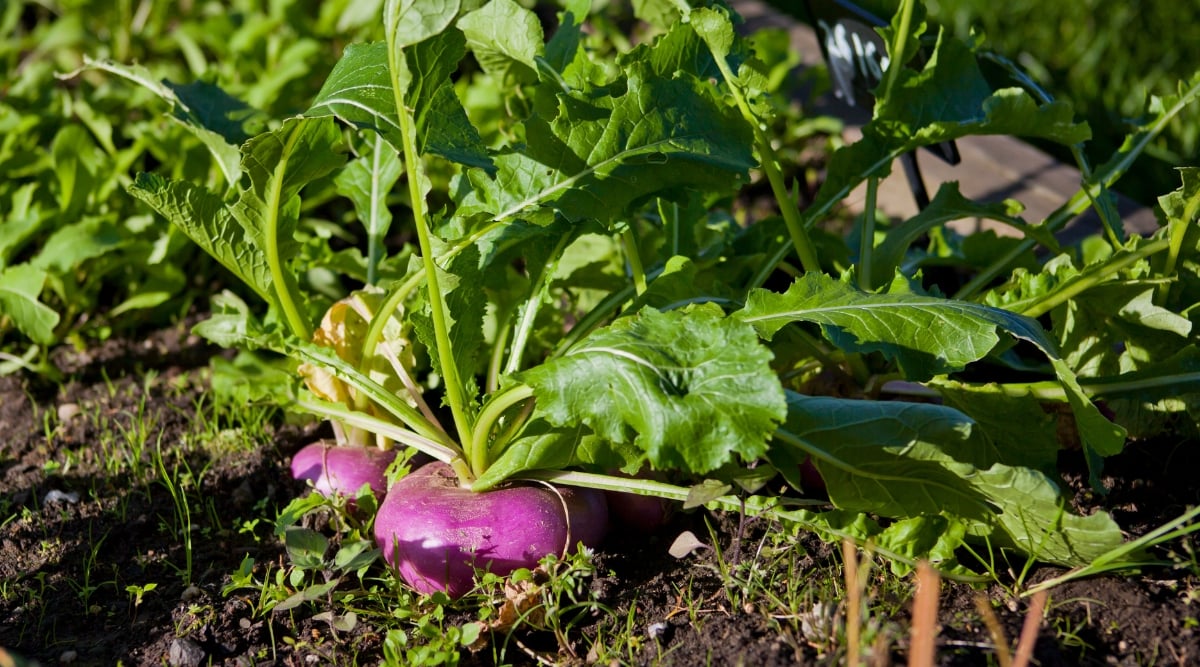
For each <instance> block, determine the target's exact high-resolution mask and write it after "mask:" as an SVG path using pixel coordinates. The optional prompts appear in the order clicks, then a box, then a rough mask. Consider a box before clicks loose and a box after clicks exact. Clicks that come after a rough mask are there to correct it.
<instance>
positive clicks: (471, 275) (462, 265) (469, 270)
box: [410, 246, 487, 437]
mask: <svg viewBox="0 0 1200 667" xmlns="http://www.w3.org/2000/svg"><path fill="white" fill-rule="evenodd" d="M438 282H439V284H440V285H441V290H442V295H443V298H444V299H445V302H446V308H447V311H448V312H447V316H448V322H447V324H448V325H449V328H450V344H451V349H452V350H453V354H454V362H455V364H456V365H457V369H458V374H459V377H460V378H461V379H462V381H463V383H464V384H465V387H464V388H465V390H466V395H467V396H469V397H474V396H476V395H477V394H478V388H477V386H476V382H475V376H476V374H477V372H478V371H479V366H480V363H481V360H482V359H483V354H482V352H483V348H484V339H483V318H484V313H485V311H486V310H487V295H486V294H485V292H484V291H483V290H482V289H480V285H482V284H483V283H484V278H483V273H482V271H481V270H480V268H479V252H478V249H477V248H476V247H475V246H471V247H469V248H468V249H467V250H464V251H462V252H460V253H458V254H457V255H455V256H454V258H453V259H452V260H451V261H450V262H449V265H448V266H439V267H438ZM420 295H421V300H420V304H419V306H418V308H417V309H416V310H414V312H413V313H412V315H411V317H410V321H411V322H412V326H413V331H414V332H415V333H416V334H417V338H418V339H420V341H421V342H422V343H423V344H424V345H425V346H426V347H427V348H429V349H430V350H433V349H436V347H435V346H436V338H435V335H434V328H433V316H432V311H431V306H430V304H429V299H428V293H427V291H426V290H424V289H422V290H421V292H420ZM430 361H431V363H432V364H433V370H434V372H436V373H437V374H438V375H439V376H442V377H445V376H444V374H443V371H442V359H441V358H440V356H439V355H436V354H434V355H430ZM463 437H465V435H464V436H463Z"/></svg>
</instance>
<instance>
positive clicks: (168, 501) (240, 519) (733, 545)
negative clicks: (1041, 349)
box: [0, 326, 1200, 666]
mask: <svg viewBox="0 0 1200 667" xmlns="http://www.w3.org/2000/svg"><path fill="white" fill-rule="evenodd" d="M215 353H216V351H215V350H213V349H211V348H209V347H206V346H205V345H203V344H202V343H201V342H200V341H198V340H196V339H195V338H194V337H192V336H189V335H188V334H187V333H186V328H185V327H183V326H181V327H179V328H176V329H173V330H170V331H163V332H159V333H157V334H154V335H152V336H149V337H147V338H146V339H143V340H138V341H116V342H109V343H106V344H104V345H102V346H100V347H98V348H97V349H95V350H91V351H89V352H87V353H78V352H75V351H70V350H62V351H59V352H58V353H56V355H55V357H54V359H55V362H56V363H57V365H58V366H59V367H60V368H62V369H63V370H64V372H66V373H68V374H69V376H70V377H72V378H73V379H72V380H70V381H68V382H67V383H65V384H63V385H61V386H60V385H57V384H54V383H50V382H47V381H45V380H42V379H39V378H35V377H4V378H0V665H8V664H12V663H11V662H9V660H12V657H13V656H20V657H21V658H24V659H27V660H35V661H38V662H40V663H42V664H75V665H115V664H118V663H121V664H125V665H163V664H168V665H176V666H191V665H201V664H223V665H251V664H257V665H265V664H276V665H311V664H328V663H336V664H377V663H378V662H380V660H381V659H382V637H381V633H385V632H386V630H387V628H386V627H378V626H376V627H369V626H370V625H372V624H367V623H360V624H359V625H358V627H357V628H355V629H354V630H353V631H351V632H340V633H339V632H336V631H333V630H331V628H330V625H329V623H327V622H325V621H323V620H320V619H318V618H314V616H316V615H317V614H318V612H319V611H320V609H318V608H317V607H315V606H314V607H311V608H310V607H304V606H302V607H299V608H296V609H293V610H291V611H290V612H287V613H273V614H272V613H268V614H266V615H265V616H255V615H254V614H253V608H254V602H255V601H254V600H253V599H252V597H251V596H250V594H249V593H247V592H246V591H244V590H243V591H238V592H234V593H231V594H230V595H224V594H223V593H222V591H223V588H224V587H225V586H226V585H228V584H229V583H230V581H231V579H230V575H231V574H232V573H234V572H236V571H237V569H238V567H239V565H240V564H241V562H242V560H243V558H245V557H247V556H249V557H251V558H254V559H255V561H257V562H258V563H276V564H280V565H282V564H283V563H285V561H286V559H287V556H286V553H285V550H284V549H283V547H282V545H281V544H280V543H279V541H278V539H277V538H275V537H274V536H273V533H272V529H271V526H268V525H261V523H260V524H258V525H248V524H247V522H246V519H248V518H250V517H255V516H257V517H273V516H275V514H276V512H277V510H278V508H280V507H282V506H283V505H285V504H286V503H287V502H288V501H289V500H290V499H292V498H293V497H295V496H296V495H298V494H301V493H304V492H305V490H304V486H303V485H301V484H297V483H295V482H293V481H292V480H291V479H290V476H289V474H288V471H287V465H286V464H287V461H288V459H289V457H290V456H291V454H292V453H294V452H295V451H296V450H297V449H298V448H299V447H300V446H302V445H303V444H305V443H306V442H308V441H310V440H311V439H313V438H315V437H317V434H316V433H314V431H313V428H312V427H302V426H294V425H282V424H276V425H274V426H272V427H271V428H270V429H268V433H269V436H270V437H267V438H264V439H263V440H262V441H261V442H258V443H257V444H256V445H255V446H251V447H247V446H241V447H221V446H213V443H204V442H197V441H196V438H194V437H191V436H190V435H189V434H194V433H196V422H197V419H198V417H197V412H196V405H197V401H198V400H199V399H200V397H201V396H202V395H203V394H204V392H205V386H204V381H203V369H205V368H206V367H207V362H208V359H209V358H210V357H211V356H212V355H213V354H215ZM146 371H154V374H153V375H152V377H153V379H152V381H148V380H146V377H147V376H146ZM276 421H278V420H276ZM138 423H145V424H149V425H150V427H151V428H150V429H149V433H148V438H147V442H148V443H149V444H148V445H147V447H146V452H145V453H144V457H143V459H144V460H142V461H141V464H142V465H150V464H151V462H152V461H153V460H154V459H153V456H152V453H153V452H154V451H161V452H162V456H161V460H162V463H163V465H164V466H166V467H167V469H170V470H179V469H187V470H191V471H192V472H193V473H194V474H193V478H196V479H199V480H200V484H199V491H198V493H195V494H194V496H193V498H194V500H195V502H194V503H193V507H192V516H191V519H192V524H193V527H192V532H191V534H192V536H193V540H192V544H193V549H192V554H191V575H190V583H189V577H188V575H187V572H186V566H187V554H186V552H185V549H184V544H183V540H182V539H181V537H180V534H179V528H178V526H179V521H178V518H177V514H176V511H177V509H176V504H175V503H174V501H173V499H172V495H171V493H170V490H169V489H168V488H167V487H166V486H165V485H164V484H161V483H158V482H155V481H151V482H149V483H145V482H141V481H138V480H136V479H133V478H132V477H131V476H129V475H128V474H120V475H112V474H110V473H108V472H107V471H108V470H110V469H113V467H112V466H111V465H106V464H110V463H111V462H109V461H107V460H106V456H107V455H108V454H109V453H111V452H112V451H113V450H111V448H106V447H105V446H104V442H103V438H105V437H106V436H105V433H112V432H114V430H115V431H116V432H119V433H124V432H131V431H132V430H133V429H134V428H135V425H136V424H138ZM105 424H107V426H105ZM221 427H222V425H221V424H218V425H217V429H216V430H215V431H214V433H217V434H218V436H214V437H217V439H219V438H220V437H221V436H220V433H221V431H220V428H221ZM156 445H158V446H160V447H161V449H158V448H156ZM1194 445H1195V443H1182V442H1180V443H1156V444H1153V445H1135V446H1134V447H1133V448H1132V449H1131V451H1130V452H1129V453H1127V454H1125V455H1122V456H1121V457H1118V458H1117V459H1114V460H1111V461H1110V463H1109V465H1108V470H1109V471H1110V473H1109V475H1108V477H1106V483H1107V484H1108V485H1109V486H1110V487H1111V492H1110V493H1109V494H1108V496H1107V497H1103V498H1100V497H1093V496H1091V495H1090V494H1088V493H1085V492H1083V491H1080V492H1079V493H1078V498H1077V501H1078V503H1079V504H1080V505H1081V506H1083V507H1097V506H1103V507H1106V508H1108V509H1110V510H1111V511H1113V512H1114V515H1115V516H1117V518H1118V520H1119V521H1121V522H1122V525H1125V526H1128V527H1130V528H1131V530H1133V531H1134V532H1135V533H1140V532H1144V531H1146V530H1149V529H1152V528H1153V527H1155V526H1157V525H1160V524H1161V523H1163V522H1164V521H1166V520H1169V519H1170V518H1173V517H1174V516H1177V515H1178V514H1179V513H1181V512H1182V511H1183V509H1184V508H1185V507H1187V506H1190V505H1195V504H1196V503H1197V501H1198V500H1200V498H1198V496H1200V485H1198V484H1197V483H1196V482H1195V474H1194V472H1195V470H1197V463H1198V461H1197V457H1198V454H1197V452H1196V448H1195V446H1194ZM1063 463H1064V469H1065V470H1066V471H1067V477H1068V479H1069V480H1076V481H1075V482H1073V483H1075V484H1078V482H1077V479H1078V477H1079V474H1080V469H1079V468H1080V463H1079V462H1078V461H1076V460H1074V458H1073V455H1070V454H1068V455H1065V458H1064V462H1063ZM177 466H185V468H177ZM148 479H151V480H154V479H155V477H154V476H148ZM264 523H265V522H264ZM767 528H768V527H767V526H765V525H762V524H760V523H755V522H749V523H748V524H743V523H741V522H739V520H738V517H737V516H735V515H713V514H705V513H692V514H681V515H678V516H677V517H676V518H675V519H674V520H673V522H672V523H671V525H670V526H669V527H668V528H667V529H666V530H664V531H663V532H662V533H660V534H659V536H657V537H654V538H644V537H639V536H636V535H628V534H617V535H614V536H613V537H612V538H610V540H609V543H608V545H607V547H606V548H605V550H604V551H603V553H602V554H601V555H600V556H599V572H600V574H599V575H598V576H597V578H596V579H595V580H594V581H593V582H592V584H591V586H592V590H593V592H594V593H595V595H596V596H597V598H598V599H599V601H600V602H602V603H603V604H604V605H606V606H607V607H608V608H610V609H611V610H612V613H611V614H607V615H597V616H595V617H594V618H591V619H586V618H585V619H584V620H583V621H581V622H579V623H577V624H576V625H575V626H573V627H572V628H571V630H570V632H569V633H567V634H566V635H565V637H564V638H563V639H562V640H561V641H560V640H559V639H556V637H555V636H554V635H553V634H551V633H549V632H540V633H539V632H533V631H522V632H519V633H517V634H516V635H515V636H513V637H511V638H506V637H494V638H492V641H491V643H490V646H489V647H488V648H485V649H484V650H482V651H480V652H479V653H475V654H470V653H464V655H463V656H462V659H463V662H464V663H467V664H479V665H487V664H494V663H496V662H505V663H510V664H535V662H538V661H540V662H543V663H550V664H554V663H557V664H584V663H587V662H588V658H587V656H588V647H589V645H590V644H591V643H594V642H595V641H603V637H604V636H613V635H614V630H613V629H612V628H611V627H609V628H608V629H607V630H605V629H604V628H602V627H601V625H602V623H612V622H613V619H620V622H621V623H622V624H625V623H627V624H628V627H631V628H632V632H631V633H630V635H629V636H630V637H632V639H633V642H632V643H631V645H630V646H629V647H628V648H627V650H625V651H624V653H623V654H624V655H626V658H625V661H627V662H629V663H631V664H665V665H689V666H690V665H763V666H766V665H807V664H833V663H838V662H839V661H840V660H842V658H844V656H843V655H842V654H841V653H839V652H838V649H837V645H838V644H837V642H836V640H834V641H830V640H829V638H828V632H829V627H828V622H829V619H830V618H833V617H834V616H833V610H835V609H837V607H838V605H839V603H840V602H841V600H840V599H838V598H839V596H840V593H839V591H842V590H844V589H843V586H842V584H841V581H840V579H839V578H838V577H839V576H840V575H838V572H839V569H838V568H839V564H840V561H841V556H840V550H838V549H836V548H833V547H831V546H829V545H826V544H823V543H821V542H820V541H818V540H816V539H815V538H814V537H812V536H811V535H807V534H801V535H799V536H797V537H796V538H795V541H794V544H792V545H790V548H789V549H787V550H785V553H784V555H783V556H780V555H779V553H778V550H776V551H775V552H774V553H775V555H774V556H772V557H771V559H769V560H768V559H767V558H765V557H764V556H763V554H764V553H765V551H764V550H770V547H772V545H767V544H766V542H765V537H766V536H768V535H770V534H772V533H769V532H768V531H767V530H766V529H767ZM684 530H690V531H692V532H693V533H694V534H695V535H696V536H698V537H699V539H700V540H701V541H702V542H704V543H706V544H709V545H712V546H715V547H716V548H715V549H714V548H711V547H703V548H700V549H698V550H697V551H695V552H693V553H692V554H691V555H689V556H686V557H685V558H683V559H676V558H674V557H672V556H670V555H669V554H668V553H667V549H668V547H669V545H670V544H671V542H672V540H673V539H674V538H675V536H676V535H678V534H679V533H680V532H681V531H684ZM773 534H776V535H777V534H778V532H777V531H776V532H775V533H773ZM774 546H778V545H774ZM1172 548H1173V549H1174V550H1175V553H1174V554H1173V559H1174V562H1175V565H1174V566H1172V567H1163V568H1156V569H1152V570H1147V571H1146V572H1144V573H1142V574H1135V575H1125V576H1106V577H1098V578H1093V579H1088V580H1083V581H1077V582H1073V583H1069V584H1066V585H1064V586H1061V587H1059V588H1056V589H1054V590H1053V591H1052V593H1051V598H1050V603H1049V605H1048V613H1047V617H1046V619H1045V620H1044V621H1043V623H1042V626H1041V635H1040V639H1039V641H1038V643H1037V646H1036V652H1035V664H1041V665H1107V664H1116V665H1141V664H1180V665H1184V664H1197V663H1198V662H1200V635H1198V634H1197V632H1196V627H1197V625H1200V623H1198V622H1197V618H1200V605H1196V604H1193V601H1194V600H1197V599H1200V593H1197V591H1198V590H1200V588H1198V586H1197V584H1198V579H1197V577H1196V572H1197V570H1198V569H1200V568H1197V566H1196V564H1195V560H1194V559H1193V556H1192V552H1191V550H1190V543H1188V542H1186V541H1185V542H1177V543H1175V544H1173V545H1172ZM1163 555H1164V556H1167V554H1166V553H1165V552H1164V553H1163ZM756 564H759V565H763V564H768V565H770V566H771V567H784V569H783V570H777V571H776V575H775V576H774V577H772V578H770V579H768V581H770V582H771V584H770V585H771V586H774V587H783V586H788V585H793V586H794V585H796V582H802V581H804V580H805V579H806V578H813V579H814V580H816V583H815V584H814V586H813V587H812V590H813V591H827V592H828V593H827V598H826V599H823V600H819V599H812V600H811V601H806V603H805V605H804V606H805V608H802V609H794V610H788V609H783V608H780V607H779V606H771V605H768V604H767V603H766V602H765V600H769V599H770V598H769V596H767V595H765V594H759V595H755V596H752V597H746V596H745V595H743V594H742V591H738V590H733V589H729V590H726V589H724V588H723V584H722V582H723V581H725V579H724V578H722V577H721V576H720V575H719V574H718V573H719V572H720V571H721V570H722V569H723V568H724V569H726V570H728V569H730V568H732V570H733V571H734V572H735V573H739V572H740V573H743V574H744V573H748V572H751V571H752V569H753V566H755V565H756ZM781 564H782V565H781ZM1181 564H1182V565H1181ZM1020 566H1021V564H1020V563H1014V564H1013V565H1012V567H1013V568H1014V569H1015V571H1019V568H1020ZM884 567H886V566H885V565H882V564H877V568H878V569H883V568H884ZM1060 573H1061V572H1060V571H1058V570H1055V569H1053V568H1036V569H1034V570H1033V571H1032V573H1031V575H1030V580H1032V581H1038V580H1044V579H1046V578H1049V577H1052V576H1055V575H1057V574H1060ZM822 578H823V579H824V581H822V580H821V579H822ZM886 579H887V580H892V581H894V579H891V578H890V577H888V578H886ZM884 581H885V578H884V577H874V578H872V580H871V582H870V583H869V584H868V586H867V590H866V593H867V594H868V595H870V596H873V599H872V603H871V609H872V615H871V617H870V619H869V620H868V626H869V627H871V628H873V630H874V631H875V634H876V636H877V639H876V641H875V646H876V647H878V649H879V650H877V651H876V653H875V655H874V658H873V660H874V663H873V664H904V662H905V660H906V649H907V644H908V614H909V608H910V606H911V601H910V597H909V596H910V591H911V589H910V587H908V586H906V585H905V586H896V585H895V584H894V583H893V584H890V585H888V584H884V583H882V582H884ZM150 583H153V584H155V585H156V587H155V588H153V589H152V590H148V591H145V592H144V594H143V595H142V599H141V601H140V603H136V589H135V587H137V586H143V587H144V586H146V585H147V584H150ZM809 595H810V596H811V595H812V594H811V593H810V594H809ZM980 595H982V596H985V597H986V599H987V600H988V601H989V602H990V604H991V606H992V607H993V608H994V609H995V613H996V615H997V616H998V618H999V621H1000V623H1001V624H1002V626H1003V629H1004V632H1005V634H1006V635H1007V637H1008V638H1009V640H1010V641H1015V638H1016V637H1017V636H1018V634H1019V633H1020V629H1021V624H1022V622H1023V620H1024V611H1025V608H1026V602H1025V601H1024V600H1017V599H1014V598H1013V597H1012V596H1011V595H1010V594H1009V593H1008V592H1006V590H1005V589H1004V588H1003V587H1001V586H999V585H992V586H990V587H986V588H972V587H970V586H967V585H963V584H945V583H944V584H943V595H942V605H941V616H940V622H941V632H940V635H939V660H940V662H941V663H942V664H947V665H983V664H996V657H995V650H994V640H993V638H992V635H991V634H989V632H988V630H987V628H986V626H985V623H984V622H983V619H982V617H981V615H980V612H979V611H978V610H977V608H976V598H977V597H978V596H980ZM801 598H802V599H804V598H803V596H801ZM818 603H819V604H820V605H821V606H819V607H818ZM822 608H823V609H825V610H829V611H828V613H827V614H825V615H822V614H821V613H819V611H815V610H819V609H822ZM464 613H468V614H469V612H464ZM470 618H473V617H470V616H468V617H467V620H470ZM604 633H607V634H604ZM597 637H600V638H601V639H599V640H597ZM535 659H536V660H535Z"/></svg>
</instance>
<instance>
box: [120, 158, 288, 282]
mask: <svg viewBox="0 0 1200 667" xmlns="http://www.w3.org/2000/svg"><path fill="white" fill-rule="evenodd" d="M129 193H130V194H131V195H133V196H134V197H136V198H138V199H140V200H142V201H143V202H145V203H146V204H148V205H150V207H151V208H153V209H154V210H155V211H157V212H158V213H159V215H161V216H163V217H164V218H166V219H167V220H168V221H169V222H171V224H173V225H175V226H177V227H178V228H179V229H180V230H182V231H183V232H184V233H185V234H187V236H188V238H190V239H191V240H192V241H193V242H195V243H196V245H198V246H200V247H201V248H202V249H203V250H204V251H205V252H207V253H208V254H209V255H211V256H212V257H213V258H214V259H216V260H217V261H218V262H220V263H221V266H224V267H225V268H226V269H228V270H229V271H230V272H231V273H233V275H235V276H237V277H238V278H239V279H240V280H241V281H242V282H243V283H245V284H246V285H247V286H248V287H250V288H251V289H253V290H254V291H255V293H257V294H258V295H259V296H260V297H262V299H263V300H265V301H267V302H268V303H272V302H273V300H274V298H273V296H272V295H271V271H270V268H269V267H268V266H267V256H266V253H264V252H263V251H262V250H261V249H260V248H259V246H258V245H257V244H256V243H255V242H254V240H253V239H252V238H251V237H250V236H249V235H248V234H247V232H246V230H245V229H244V228H243V227H242V226H241V225H240V224H238V222H237V221H236V220H235V219H234V218H233V215H232V214H231V213H230V211H229V209H228V208H226V206H225V202H224V201H223V200H222V199H221V198H220V197H219V196H217V195H215V194H213V193H211V192H209V191H208V190H205V189H204V188H202V187H199V186H196V185H192V184H191V183H188V182H185V181H176V180H168V179H165V178H163V177H161V176H159V175H157V174H144V173H143V174H138V175H137V178H136V179H135V180H134V182H133V185H131V186H130V187H129Z"/></svg>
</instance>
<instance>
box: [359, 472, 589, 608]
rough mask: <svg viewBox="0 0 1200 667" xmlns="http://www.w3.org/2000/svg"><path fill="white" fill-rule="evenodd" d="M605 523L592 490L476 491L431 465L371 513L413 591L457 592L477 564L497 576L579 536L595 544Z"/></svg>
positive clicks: (379, 537)
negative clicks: (376, 511) (463, 485)
mask: <svg viewBox="0 0 1200 667" xmlns="http://www.w3.org/2000/svg"><path fill="white" fill-rule="evenodd" d="M564 505H565V507H566V510H565V511H564ZM607 521H608V509H607V506H606V505H605V502H604V495H603V494H602V493H600V492H598V491H592V490H589V489H576V488H559V489H557V490H553V489H551V488H549V487H546V486H538V485H530V486H511V487H507V488H502V489H496V490H493V491H487V492H484V493H475V492H473V491H471V490H469V489H465V488H462V487H461V486H459V483H458V479H457V477H456V476H455V474H454V472H453V470H452V469H451V467H450V466H449V465H447V464H445V463H441V462H434V463H430V464H429V465H426V466H424V467H422V468H420V469H418V470H416V471H414V472H412V473H410V474H409V475H408V476H406V477H404V478H403V479H401V480H400V481H399V482H397V483H396V484H395V485H393V487H392V488H391V490H390V491H389V492H388V495H387V498H385V499H384V501H383V503H382V504H381V505H380V507H379V513H378V514H377V515H376V517H375V541H376V542H378V543H379V546H380V548H381V549H382V550H383V557H384V560H385V561H387V563H388V564H390V565H391V566H392V567H395V568H396V570H397V571H398V572H399V574H400V576H401V577H402V578H403V579H404V580H405V581H406V582H408V584H409V585H411V586H412V587H413V588H414V589H416V590H417V591H419V592H421V593H432V592H435V591H444V592H445V593H447V594H448V595H450V596H451V597H459V596H462V595H463V594H465V593H467V592H468V591H470V590H471V588H472V586H473V585H474V584H473V582H474V575H475V569H476V568H480V569H487V570H489V571H491V572H492V573H494V574H498V575H501V576H503V575H506V574H509V573H511V572H512V571H513V570H516V569H519V568H525V567H528V568H532V567H535V566H536V565H537V564H538V561H539V560H541V559H542V558H543V557H545V556H547V555H549V554H562V553H563V552H564V551H567V550H569V549H570V548H571V547H573V546H574V544H575V543H577V542H580V541H582V542H583V543H584V544H585V545H587V546H590V547H594V546H597V545H598V543H599V542H600V540H601V539H602V538H603V536H604V531H605V526H606V524H607Z"/></svg>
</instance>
